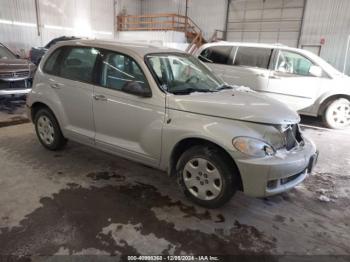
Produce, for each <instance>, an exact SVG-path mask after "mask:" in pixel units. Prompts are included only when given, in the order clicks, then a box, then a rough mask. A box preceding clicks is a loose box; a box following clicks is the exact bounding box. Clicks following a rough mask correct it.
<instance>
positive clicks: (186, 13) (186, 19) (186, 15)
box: [185, 0, 188, 33]
mask: <svg viewBox="0 0 350 262" xmlns="http://www.w3.org/2000/svg"><path fill="white" fill-rule="evenodd" d="M187 23H188V0H186V10H185V33H187Z"/></svg>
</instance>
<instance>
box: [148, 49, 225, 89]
mask: <svg viewBox="0 0 350 262" xmlns="http://www.w3.org/2000/svg"><path fill="white" fill-rule="evenodd" d="M146 61H147V64H148V66H149V67H150V70H151V71H152V72H153V74H154V75H155V76H156V78H157V80H158V82H159V84H160V86H161V88H162V89H163V90H165V91H167V92H169V93H173V94H182V95H185V94H190V93H192V92H217V91H220V90H222V89H228V88H231V87H229V86H227V85H225V83H224V82H223V81H222V80H221V79H220V78H218V77H216V76H215V75H214V74H213V72H212V71H210V70H209V69H208V68H207V67H206V66H205V65H204V64H203V63H202V62H200V61H199V60H198V59H197V58H195V57H193V56H190V55H187V54H180V53H179V54H177V53H171V54H170V53H169V54H167V53H161V54H151V55H147V56H146Z"/></svg>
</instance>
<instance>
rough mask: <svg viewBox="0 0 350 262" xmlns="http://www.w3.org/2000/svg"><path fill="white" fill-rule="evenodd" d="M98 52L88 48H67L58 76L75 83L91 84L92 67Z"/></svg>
mask: <svg viewBox="0 0 350 262" xmlns="http://www.w3.org/2000/svg"><path fill="white" fill-rule="evenodd" d="M98 55H99V51H98V50H97V49H95V48H90V47H69V48H68V49H67V50H66V52H65V56H64V58H63V59H62V62H61V65H60V68H59V76H61V77H63V78H68V79H71V80H75V81H81V82H87V83H91V82H93V75H94V72H93V70H94V67H95V63H96V59H97V56H98Z"/></svg>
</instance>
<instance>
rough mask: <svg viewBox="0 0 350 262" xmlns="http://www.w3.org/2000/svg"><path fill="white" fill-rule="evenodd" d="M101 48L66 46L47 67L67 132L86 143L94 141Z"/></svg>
mask: <svg viewBox="0 0 350 262" xmlns="http://www.w3.org/2000/svg"><path fill="white" fill-rule="evenodd" d="M97 54H98V50H96V49H94V48H91V47H77V46H72V47H67V46H65V47H62V48H59V49H57V50H56V51H54V53H53V54H52V55H51V56H50V57H49V58H48V60H47V62H46V63H45V66H44V72H45V73H46V74H45V76H46V78H47V80H46V81H45V82H48V85H49V87H51V88H50V92H53V96H51V95H50V97H52V100H53V101H52V103H54V104H55V105H56V107H57V108H58V110H57V111H58V112H57V113H59V114H60V119H61V124H62V125H63V126H62V127H61V128H62V129H63V131H64V133H65V135H66V136H67V137H68V138H70V139H73V140H78V141H79V142H81V143H85V144H94V136H95V131H94V123H93V114H92V94H93V78H94V75H93V72H94V68H95V63H96V58H97Z"/></svg>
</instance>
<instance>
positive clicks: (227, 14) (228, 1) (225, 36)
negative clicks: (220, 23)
mask: <svg viewBox="0 0 350 262" xmlns="http://www.w3.org/2000/svg"><path fill="white" fill-rule="evenodd" d="M230 5H231V0H227V6H226V19H225V30H224V35H223V38H224V40H225V41H227V30H228V18H229V15H230Z"/></svg>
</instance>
